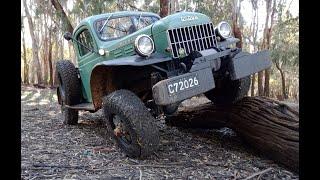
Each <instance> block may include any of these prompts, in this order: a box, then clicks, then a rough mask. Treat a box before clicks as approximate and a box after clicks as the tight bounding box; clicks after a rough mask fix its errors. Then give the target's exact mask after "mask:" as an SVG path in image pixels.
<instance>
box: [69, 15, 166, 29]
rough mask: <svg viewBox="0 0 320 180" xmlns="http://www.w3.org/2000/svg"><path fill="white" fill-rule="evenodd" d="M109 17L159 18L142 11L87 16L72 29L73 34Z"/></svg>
mask: <svg viewBox="0 0 320 180" xmlns="http://www.w3.org/2000/svg"><path fill="white" fill-rule="evenodd" d="M111 15H112V17H123V16H140V15H142V16H156V17H159V18H160V16H159V15H158V14H155V13H151V12H144V11H118V12H112V13H104V14H99V15H93V16H89V17H87V18H85V19H83V20H81V21H80V23H79V24H78V25H77V27H75V28H74V32H75V31H76V30H77V29H78V28H79V27H80V26H82V25H84V24H90V25H91V24H93V22H94V21H96V20H98V19H101V18H108V17H109V16H111ZM74 32H73V33H74Z"/></svg>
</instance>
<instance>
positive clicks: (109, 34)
mask: <svg viewBox="0 0 320 180" xmlns="http://www.w3.org/2000/svg"><path fill="white" fill-rule="evenodd" d="M105 21H106V19H104V20H101V21H98V22H97V23H96V30H97V32H99V33H98V35H99V36H100V37H101V39H102V40H109V39H116V38H120V37H123V36H126V35H128V34H131V33H133V32H134V31H135V29H134V25H133V24H132V21H131V19H130V17H121V18H113V19H109V20H108V22H107V24H106V25H105V26H104V27H103V25H104V24H105Z"/></svg>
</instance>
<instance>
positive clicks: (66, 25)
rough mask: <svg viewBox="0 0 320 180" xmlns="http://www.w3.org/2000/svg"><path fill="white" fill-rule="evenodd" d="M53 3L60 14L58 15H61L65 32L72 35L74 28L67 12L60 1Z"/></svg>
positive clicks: (52, 0)
mask: <svg viewBox="0 0 320 180" xmlns="http://www.w3.org/2000/svg"><path fill="white" fill-rule="evenodd" d="M51 3H52V5H53V6H54V8H55V9H56V11H57V12H58V14H59V15H60V17H61V20H62V22H63V25H64V29H65V31H68V32H70V33H72V32H73V27H72V25H71V22H70V20H69V18H68V16H67V14H66V12H65V11H64V10H63V7H62V6H61V4H60V2H59V1H58V0H51Z"/></svg>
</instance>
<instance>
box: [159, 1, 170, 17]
mask: <svg viewBox="0 0 320 180" xmlns="http://www.w3.org/2000/svg"><path fill="white" fill-rule="evenodd" d="M168 1H169V0H160V14H159V15H160V17H161V18H163V17H166V16H167V15H168Z"/></svg>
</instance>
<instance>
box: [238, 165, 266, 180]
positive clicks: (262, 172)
mask: <svg viewBox="0 0 320 180" xmlns="http://www.w3.org/2000/svg"><path fill="white" fill-rule="evenodd" d="M271 170H272V168H268V169H265V170H263V171H259V172H256V173H253V174H252V175H251V176H248V177H247V178H245V179H244V180H248V179H252V178H254V177H255V176H258V175H262V174H264V173H266V172H268V171H271Z"/></svg>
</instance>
